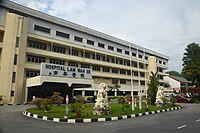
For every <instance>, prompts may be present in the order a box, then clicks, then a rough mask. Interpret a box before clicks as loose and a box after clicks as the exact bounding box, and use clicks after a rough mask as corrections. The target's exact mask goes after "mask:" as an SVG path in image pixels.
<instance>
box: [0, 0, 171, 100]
mask: <svg viewBox="0 0 200 133" xmlns="http://www.w3.org/2000/svg"><path fill="white" fill-rule="evenodd" d="M168 60H169V57H168V56H166V55H163V54H161V53H158V52H155V51H152V50H150V49H147V48H144V47H142V46H139V45H137V44H133V43H130V42H127V41H124V40H121V39H119V38H116V37H113V36H110V35H107V34H105V33H101V32H98V31H95V30H93V29H90V28H87V27H84V26H81V25H78V24H75V23H72V22H69V21H67V20H63V19H60V18H57V17H54V16H50V15H48V14H45V13H42V12H39V11H36V10H33V9H30V8H27V7H24V6H22V5H19V4H16V3H13V2H10V1H5V2H3V3H1V4H0V95H4V96H5V98H4V100H5V102H6V103H20V102H24V101H25V99H26V98H31V97H32V96H33V95H35V96H38V97H39V96H41V97H48V96H50V95H51V94H52V92H53V91H59V92H61V93H62V95H63V96H64V95H65V94H66V93H69V92H68V91H67V90H72V91H70V93H74V95H76V94H82V95H85V96H92V95H95V94H96V92H97V90H98V85H99V84H100V83H102V82H104V83H106V84H112V83H114V82H117V83H118V84H120V86H121V88H120V91H119V92H109V95H121V94H122V92H124V93H131V92H132V93H134V94H135V95H137V94H138V92H139V91H140V92H141V93H145V90H146V89H147V88H146V87H145V86H146V84H147V81H148V77H149V73H150V72H151V71H153V72H156V71H158V76H159V80H160V82H164V81H163V76H164V75H165V74H164V70H165V69H167V68H168ZM42 62H44V63H51V64H57V65H65V66H70V67H76V68H86V69H91V70H92V72H91V74H92V79H91V80H85V79H78V80H76V79H75V78H71V79H70V80H67V79H65V80H64V79H63V77H60V80H59V77H58V78H57V79H51V80H47V79H45V80H43V81H42V82H41V84H38V85H37V86H33V84H32V83H30V82H35V84H36V82H37V78H35V76H38V75H40V67H41V63H42ZM131 70H132V72H131ZM131 73H132V77H131ZM32 77H34V78H35V79H36V80H34V78H33V79H32V81H31V80H30V82H29V81H27V79H29V78H32ZM40 77H41V75H40ZM46 78H47V77H46ZM131 79H132V81H133V82H132V83H133V87H131ZM61 80H62V82H61V83H59V81H61ZM75 80H76V85H75V86H74V87H73V86H71V85H69V82H71V83H73V81H74V82H75ZM46 81H48V82H46ZM54 81H56V82H54ZM78 81H80V83H79V82H78ZM91 81H92V82H91ZM38 82H39V81H38ZM27 83H28V85H27ZM31 84H32V86H31ZM88 84H89V85H88ZM74 88H76V89H75V90H74ZM73 90H74V91H73ZM71 95H72V94H71Z"/></svg>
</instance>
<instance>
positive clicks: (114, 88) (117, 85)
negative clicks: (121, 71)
mask: <svg viewBox="0 0 200 133" xmlns="http://www.w3.org/2000/svg"><path fill="white" fill-rule="evenodd" d="M120 87H121V86H120V85H119V84H118V83H114V84H112V85H108V88H109V91H114V92H115V91H120V90H119V88H120Z"/></svg>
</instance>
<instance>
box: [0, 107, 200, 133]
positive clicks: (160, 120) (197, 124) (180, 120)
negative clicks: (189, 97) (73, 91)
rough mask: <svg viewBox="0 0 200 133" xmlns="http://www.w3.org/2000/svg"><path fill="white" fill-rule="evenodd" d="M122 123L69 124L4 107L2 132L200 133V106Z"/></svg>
mask: <svg viewBox="0 0 200 133" xmlns="http://www.w3.org/2000/svg"><path fill="white" fill-rule="evenodd" d="M184 106H185V108H184V109H181V110H176V111H172V112H165V113H160V114H153V115H149V116H143V117H137V118H131V119H127V120H119V121H107V122H98V123H80V124H67V123H57V122H52V121H42V120H36V119H33V118H29V117H26V116H23V115H22V111H23V110H24V109H26V108H27V107H29V106H28V105H16V106H2V107H0V133H83V132H84V133H179V132H180V133H200V104H184Z"/></svg>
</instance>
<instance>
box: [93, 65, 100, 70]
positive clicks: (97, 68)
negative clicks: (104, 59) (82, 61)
mask: <svg viewBox="0 0 200 133" xmlns="http://www.w3.org/2000/svg"><path fill="white" fill-rule="evenodd" d="M92 70H94V71H100V66H95V65H93V66H92Z"/></svg>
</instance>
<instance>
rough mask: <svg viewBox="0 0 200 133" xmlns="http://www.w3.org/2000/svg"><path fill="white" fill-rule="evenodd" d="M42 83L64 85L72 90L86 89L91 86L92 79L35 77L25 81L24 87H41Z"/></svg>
mask: <svg viewBox="0 0 200 133" xmlns="http://www.w3.org/2000/svg"><path fill="white" fill-rule="evenodd" d="M44 82H52V83H66V84H68V86H69V87H73V88H87V87H88V86H90V87H91V85H92V84H93V80H92V79H80V78H66V77H53V76H41V75H40V76H36V77H33V78H29V79H27V82H26V87H27V88H28V87H33V86H41V85H42V84H43V83H44Z"/></svg>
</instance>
